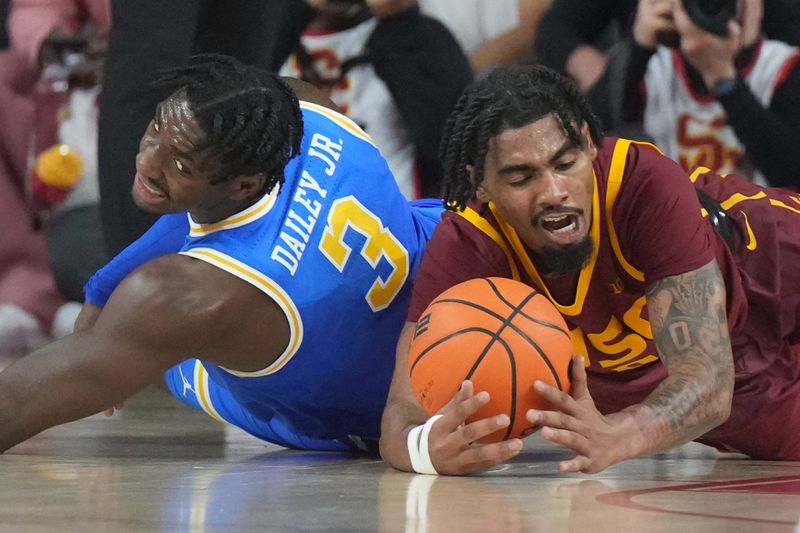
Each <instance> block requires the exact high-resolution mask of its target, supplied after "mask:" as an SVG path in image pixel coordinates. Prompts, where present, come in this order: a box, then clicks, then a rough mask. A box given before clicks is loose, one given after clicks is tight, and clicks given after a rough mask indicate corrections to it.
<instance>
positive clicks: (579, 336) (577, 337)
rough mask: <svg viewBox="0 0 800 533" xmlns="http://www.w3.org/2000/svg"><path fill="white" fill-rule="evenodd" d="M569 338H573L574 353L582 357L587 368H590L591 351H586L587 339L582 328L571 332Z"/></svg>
mask: <svg viewBox="0 0 800 533" xmlns="http://www.w3.org/2000/svg"><path fill="white" fill-rule="evenodd" d="M569 336H570V338H572V351H573V353H574V354H575V355H582V356H583V361H584V363H585V364H586V366H589V350H587V349H586V338H585V336H584V334H583V330H582V329H581V328H575V329H571V330H569Z"/></svg>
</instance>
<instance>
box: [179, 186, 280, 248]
mask: <svg viewBox="0 0 800 533" xmlns="http://www.w3.org/2000/svg"><path fill="white" fill-rule="evenodd" d="M280 188H281V187H280V185H276V186H275V187H273V189H272V191H271V192H270V193H269V194H265V195H264V196H262V197H261V199H260V200H259V201H258V202H256V203H254V204H253V205H251V206H250V207H248V208H247V209H245V210H244V211H240V212H238V213H236V214H233V215H231V216H229V217H228V218H226V219H224V220H221V221H219V222H215V223H213V224H199V223H197V222H195V221H194V220H192V215H188V217H189V227H190V230H189V235H190V236H192V237H203V236H205V235H210V234H211V233H214V232H216V231H220V230H224V229H233V228H238V227H240V226H244V225H245V224H249V223H250V222H253V221H254V220H258V219H259V218H261V217H263V216H264V215H266V214H267V213H269V212H270V211H271V210H272V207H273V206H274V205H275V200H277V198H278V193H279V192H280Z"/></svg>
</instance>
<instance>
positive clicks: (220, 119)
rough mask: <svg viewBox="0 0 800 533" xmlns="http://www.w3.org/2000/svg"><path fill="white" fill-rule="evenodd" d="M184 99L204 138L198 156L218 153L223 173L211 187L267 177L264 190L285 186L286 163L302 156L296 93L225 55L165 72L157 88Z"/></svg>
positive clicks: (202, 58) (198, 58) (197, 58)
mask: <svg viewBox="0 0 800 533" xmlns="http://www.w3.org/2000/svg"><path fill="white" fill-rule="evenodd" d="M155 85H156V87H157V88H158V89H162V90H164V91H168V92H169V94H171V95H172V96H171V98H180V99H183V100H185V101H186V102H187V103H188V104H189V107H190V109H191V110H192V113H193V116H194V119H195V120H196V121H197V123H198V125H199V126H200V128H201V129H202V130H203V132H204V133H205V142H204V143H203V144H202V145H201V146H197V147H195V149H194V150H195V151H202V150H213V152H214V154H213V156H214V158H215V159H216V160H217V161H218V162H219V168H220V171H219V172H218V173H217V175H215V176H213V177H212V179H211V181H212V183H219V182H222V181H225V180H227V179H231V178H233V177H236V176H243V175H253V174H263V175H264V176H265V177H266V178H267V179H266V183H265V190H267V191H269V190H272V188H273V187H274V186H275V185H277V184H282V183H283V181H284V179H285V176H284V171H283V169H284V167H285V166H286V163H287V162H288V161H289V160H290V159H292V158H293V157H295V156H296V155H297V154H298V153H299V152H300V143H301V141H302V137H303V116H302V114H301V112H300V105H299V103H298V101H297V97H296V96H295V94H294V93H293V92H292V90H291V89H290V88H289V87H288V86H287V85H286V84H285V83H284V82H283V81H281V79H280V78H279V77H278V76H276V75H275V74H272V73H270V72H267V71H265V70H261V69H259V68H256V67H252V66H249V65H245V64H243V63H240V62H239V61H237V60H236V59H234V58H232V57H228V56H222V55H212V54H205V55H198V56H193V57H192V58H190V60H189V64H188V65H187V66H184V67H179V68H175V69H171V70H167V71H164V72H163V73H162V75H161V77H160V79H159V80H158V81H156V83H155Z"/></svg>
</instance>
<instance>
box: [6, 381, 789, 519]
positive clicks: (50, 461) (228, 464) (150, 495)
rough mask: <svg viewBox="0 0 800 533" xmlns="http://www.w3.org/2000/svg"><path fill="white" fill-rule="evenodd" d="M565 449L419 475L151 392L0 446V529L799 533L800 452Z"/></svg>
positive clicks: (537, 443) (536, 450) (539, 445)
mask: <svg viewBox="0 0 800 533" xmlns="http://www.w3.org/2000/svg"><path fill="white" fill-rule="evenodd" d="M566 456H567V455H566V453H565V452H563V451H562V450H560V449H558V448H556V447H553V446H551V445H549V444H546V443H544V442H543V441H541V440H540V439H538V438H536V437H535V436H534V437H532V438H530V439H529V440H528V442H527V444H526V449H525V451H524V452H523V454H522V455H521V456H520V457H518V458H517V459H515V460H514V461H513V462H512V463H511V464H509V465H505V466H503V467H500V468H497V469H496V470H494V471H492V472H489V473H486V474H484V475H482V476H476V477H470V478H445V477H441V478H439V477H434V476H415V475H410V474H403V473H399V472H396V471H393V470H391V469H389V468H387V467H386V466H385V465H384V464H383V463H382V462H380V461H379V460H377V459H370V458H364V457H350V456H346V455H337V454H324V453H308V452H296V451H288V450H284V449H281V448H278V447H275V446H267V445H264V444H263V443H262V442H260V441H258V440H256V439H254V438H252V437H249V436H248V435H246V434H244V433H242V432H240V431H238V430H236V429H235V428H230V427H225V426H222V425H219V424H217V423H216V422H215V421H213V420H212V419H210V418H207V417H205V416H204V415H202V414H200V413H195V412H193V411H190V410H188V409H186V408H184V407H183V406H182V405H179V404H178V403H177V402H174V401H173V400H172V399H171V398H169V397H168V396H167V395H166V394H164V393H161V392H159V391H155V390H152V391H146V392H145V393H142V394H140V395H138V396H137V397H135V398H134V399H132V400H131V401H130V402H128V404H127V405H126V407H125V409H124V410H123V411H122V412H121V413H119V414H117V415H115V416H114V417H113V418H105V417H103V416H95V417H92V418H88V419H86V420H82V421H80V422H76V423H73V424H68V425H65V426H62V427H59V428H54V429H52V430H49V431H47V432H45V433H43V434H41V435H39V436H37V437H36V438H34V439H32V440H30V441H28V442H26V443H24V444H22V445H19V446H17V447H15V448H13V449H12V450H10V451H9V452H8V453H7V454H5V455H4V456H2V457H0V531H3V532H5V531H31V532H34V531H35V532H44V531H86V532H91V531H170V532H172V531H200V532H202V531H379V532H395V531H399V532H413V533H435V532H445V531H446V532H451V531H456V532H458V531H499V532H523V531H525V532H527V531H534V532H540V531H541V532H558V531H570V532H571V531H575V532H605V531H609V532H611V531H614V532H628V531H634V532H637V531H638V532H662V531H663V532H673V531H701V532H704V531H709V532H710V531H714V532H717V531H725V532H752V531H759V532H761V531H765V532H772V531H774V532H787V533H791V532H793V531H794V529H795V525H796V524H797V521H798V516H800V463H772V462H759V461H750V460H747V459H743V458H742V457H740V456H723V455H719V454H717V453H716V452H713V451H711V450H709V449H708V448H705V447H702V446H700V445H690V446H685V447H683V448H680V449H679V450H677V451H675V452H672V453H669V454H660V455H657V456H654V457H650V458H645V459H639V460H634V461H629V462H627V463H624V464H622V465H618V466H616V467H613V468H611V469H609V470H608V471H606V472H604V473H603V474H602V475H599V476H584V475H562V474H559V473H558V472H557V469H556V463H557V461H558V460H559V459H561V458H564V457H566Z"/></svg>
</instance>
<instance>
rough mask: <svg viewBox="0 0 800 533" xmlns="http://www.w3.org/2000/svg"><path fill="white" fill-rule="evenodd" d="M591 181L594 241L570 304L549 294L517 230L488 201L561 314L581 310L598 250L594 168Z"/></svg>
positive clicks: (516, 250)
mask: <svg viewBox="0 0 800 533" xmlns="http://www.w3.org/2000/svg"><path fill="white" fill-rule="evenodd" d="M592 181H593V182H594V191H593V192H592V223H591V226H590V228H589V234H590V238H591V239H592V241H593V242H594V243H595V246H594V248H593V249H592V255H591V257H590V258H589V262H588V263H587V264H586V266H584V267H583V268H582V269H581V273H580V275H579V276H578V289H577V291H576V292H575V301H574V302H573V303H571V304H566V305H565V304H562V303H560V302H558V301H557V300H556V299H555V298H554V297H553V295H552V294H550V290H549V289H548V288H547V285H545V283H544V281H543V280H542V277H541V276H540V275H539V272H537V271H536V267H535V266H533V261H531V258H530V256H529V255H528V252H527V250H526V249H525V246H524V245H523V244H522V241H521V240H520V238H519V235H518V234H517V231H516V230H515V229H514V228H513V227H512V226H511V224H509V223H508V222H506V221H505V220H503V218H502V217H501V216H500V214H499V213H498V212H497V210H496V209H495V206H494V204H493V203H491V202H490V203H489V209H491V211H492V214H493V215H494V217H495V219H496V220H497V223H498V225H499V226H500V229H501V231H502V232H503V233H504V234H505V236H506V238H507V239H508V242H510V243H511V247H512V248H513V250H514V253H516V254H517V257H518V258H519V260H520V261H521V262H522V266H523V268H525V272H527V274H528V276H530V277H531V279H533V280H534V281H535V282H536V284H537V286H538V287H539V288H540V289H541V290H542V291H544V293H545V294H546V295H547V299H548V300H550V301H551V302H553V305H555V306H556V308H558V310H559V311H560V312H561V313H562V314H564V315H567V316H578V315H579V314H581V312H582V311H583V304H584V302H585V301H586V295H587V294H588V292H589V282H591V280H592V274H593V272H594V265H595V263H596V262H597V254H598V252H599V249H598V248H599V246H598V245H599V243H600V192H599V191H598V189H597V176H596V175H595V174H594V170H593V171H592Z"/></svg>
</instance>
